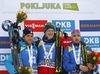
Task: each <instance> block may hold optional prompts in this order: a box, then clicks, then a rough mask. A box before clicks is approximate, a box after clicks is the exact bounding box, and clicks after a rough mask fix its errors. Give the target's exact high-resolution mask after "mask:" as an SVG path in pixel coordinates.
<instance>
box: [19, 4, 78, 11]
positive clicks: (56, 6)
mask: <svg viewBox="0 0 100 74" xmlns="http://www.w3.org/2000/svg"><path fill="white" fill-rule="evenodd" d="M20 6H21V9H25V8H26V9H65V10H75V11H79V9H78V5H77V3H62V5H60V4H59V3H42V4H39V3H20ZM61 6H63V7H61Z"/></svg>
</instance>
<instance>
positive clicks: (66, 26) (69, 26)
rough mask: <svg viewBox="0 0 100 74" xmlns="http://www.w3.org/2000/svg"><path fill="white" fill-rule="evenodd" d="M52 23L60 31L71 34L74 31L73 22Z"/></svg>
mask: <svg viewBox="0 0 100 74" xmlns="http://www.w3.org/2000/svg"><path fill="white" fill-rule="evenodd" d="M52 23H53V24H54V25H55V29H56V25H60V28H61V31H64V32H71V31H72V30H73V29H75V21H74V20H52Z"/></svg>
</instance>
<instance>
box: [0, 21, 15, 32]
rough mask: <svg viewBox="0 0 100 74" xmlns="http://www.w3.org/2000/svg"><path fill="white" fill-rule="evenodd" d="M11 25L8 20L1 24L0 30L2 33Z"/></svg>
mask: <svg viewBox="0 0 100 74" xmlns="http://www.w3.org/2000/svg"><path fill="white" fill-rule="evenodd" d="M11 24H13V23H12V22H11V21H10V20H5V21H4V22H3V23H2V29H3V30H4V31H8V26H11Z"/></svg>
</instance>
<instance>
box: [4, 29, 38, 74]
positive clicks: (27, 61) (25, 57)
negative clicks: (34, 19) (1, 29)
mask: <svg viewBox="0 0 100 74" xmlns="http://www.w3.org/2000/svg"><path fill="white" fill-rule="evenodd" d="M19 40H20V41H19V47H20V55H21V59H22V64H23V66H26V67H30V68H31V69H32V72H33V74H37V47H36V46H35V43H34V42H33V30H32V29H31V28H25V29H24V30H23V37H21V38H20V39H19ZM5 66H6V69H7V70H8V72H9V73H10V74H17V73H18V72H17V71H16V70H15V68H14V67H13V60H12V54H10V56H9V58H8V60H7V61H6V63H5ZM34 72H35V73H34Z"/></svg>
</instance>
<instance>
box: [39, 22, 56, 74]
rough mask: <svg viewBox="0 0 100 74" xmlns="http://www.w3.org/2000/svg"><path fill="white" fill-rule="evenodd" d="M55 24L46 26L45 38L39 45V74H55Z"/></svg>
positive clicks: (49, 23)
mask: <svg viewBox="0 0 100 74" xmlns="http://www.w3.org/2000/svg"><path fill="white" fill-rule="evenodd" d="M54 32H55V30H54V24H53V23H51V22H48V23H46V24H45V26H44V36H43V38H42V40H40V42H39V44H38V74H55V41H56V35H55V33H54Z"/></svg>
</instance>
